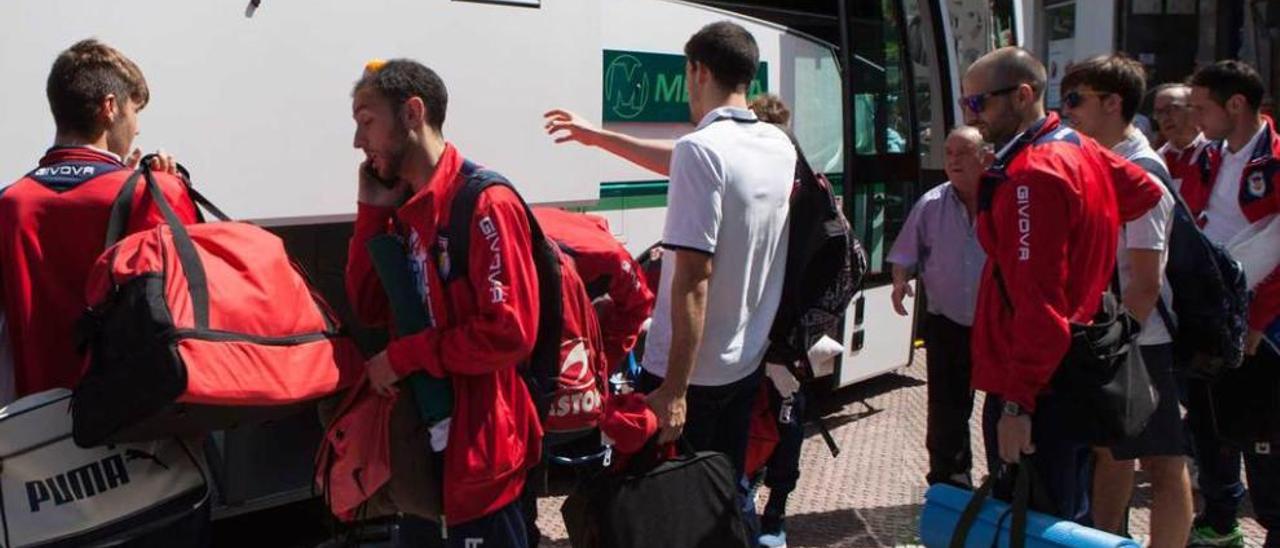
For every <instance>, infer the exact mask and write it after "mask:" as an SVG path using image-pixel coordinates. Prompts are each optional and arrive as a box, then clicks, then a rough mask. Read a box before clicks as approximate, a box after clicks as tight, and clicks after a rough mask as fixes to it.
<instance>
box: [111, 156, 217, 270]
mask: <svg viewBox="0 0 1280 548" xmlns="http://www.w3.org/2000/svg"><path fill="white" fill-rule="evenodd" d="M154 157H155V155H154V154H149V155H147V156H146V157H145V158H143V161H140V162H138V166H139V167H138V169H136V170H134V172H133V173H132V174H130V175H129V178H128V179H125V182H124V184H123V185H121V187H120V191H119V192H117V193H116V197H115V199H114V200H113V201H112V202H111V215H110V218H109V220H108V221H107V238H106V241H105V243H104V244H103V246H102V248H103V249H106V248H108V247H111V246H113V245H116V243H117V242H119V241H120V240H121V239H122V238H124V231H125V229H126V228H128V226H129V218H130V217H132V216H133V196H134V194H135V193H136V192H137V189H138V181H139V180H140V179H141V178H142V176H143V173H144V172H145V171H149V170H147V169H146V166H147V162H149V161H150V160H151V159H152V158H154ZM178 175H179V176H180V177H181V178H182V182H183V186H184V187H185V188H186V191H187V195H188V196H190V197H191V201H192V202H194V203H195V204H196V205H197V206H199V207H203V208H204V209H205V211H208V212H209V213H211V214H213V216H214V217H215V218H217V219H218V220H219V221H224V222H225V221H230V220H231V217H230V216H228V215H227V214H226V213H225V212H223V211H222V209H221V208H219V207H218V206H216V205H213V202H211V201H209V198H206V197H205V195H204V194H201V193H200V191H199V190H196V187H195V186H194V185H192V184H191V172H190V171H187V168H186V166H183V165H182V164H178ZM196 214H197V215H199V214H200V209H199V208H197V209H196ZM200 221H201V222H203V221H204V219H203V217H201V219H200Z"/></svg>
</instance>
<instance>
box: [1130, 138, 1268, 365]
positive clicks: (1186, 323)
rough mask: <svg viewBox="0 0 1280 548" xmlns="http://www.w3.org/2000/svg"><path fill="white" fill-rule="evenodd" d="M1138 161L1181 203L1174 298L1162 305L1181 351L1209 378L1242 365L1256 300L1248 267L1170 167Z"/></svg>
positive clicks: (1176, 212) (1172, 262)
mask: <svg viewBox="0 0 1280 548" xmlns="http://www.w3.org/2000/svg"><path fill="white" fill-rule="evenodd" d="M1134 163H1135V164H1138V166H1140V167H1142V168H1143V169H1145V170H1147V172H1148V173H1150V174H1152V175H1155V176H1156V178H1157V179H1160V182H1161V183H1163V184H1164V186H1165V188H1168V189H1169V192H1171V193H1173V197H1174V199H1175V200H1176V201H1177V203H1176V204H1174V208H1173V219H1172V222H1173V227H1172V230H1171V235H1170V237H1169V246H1168V247H1169V262H1168V265H1167V266H1166V267H1165V276H1166V277H1167V278H1168V280H1169V285H1170V287H1171V288H1172V289H1173V302H1172V303H1166V302H1164V300H1163V299H1161V300H1160V302H1158V303H1157V304H1156V310H1157V311H1158V312H1159V313H1160V317H1161V319H1163V320H1164V323H1165V325H1166V326H1168V327H1169V333H1170V334H1173V335H1174V337H1173V340H1174V352H1175V354H1176V355H1177V356H1178V357H1179V358H1182V359H1184V360H1186V363H1188V364H1190V367H1191V372H1192V373H1194V374H1195V375H1197V376H1201V377H1205V378H1213V377H1216V376H1217V375H1219V374H1220V373H1222V372H1223V371H1224V370H1228V369H1236V368H1238V367H1240V364H1241V363H1243V362H1244V341H1245V336H1246V335H1247V334H1248V330H1249V326H1248V324H1247V323H1246V314H1247V313H1248V310H1249V301H1250V300H1251V298H1252V295H1251V292H1250V291H1249V286H1248V284H1247V282H1246V280H1245V275H1244V269H1243V267H1241V265H1240V263H1239V262H1238V261H1236V260H1235V259H1233V258H1231V254H1230V253H1227V250H1226V249H1224V248H1223V247H1222V246H1220V245H1218V244H1216V243H1213V242H1212V241H1210V240H1209V238H1208V237H1206V236H1205V235H1204V232H1202V231H1201V230H1200V227H1199V225H1197V224H1196V221H1195V217H1193V216H1192V215H1191V209H1190V208H1188V207H1187V204H1186V202H1184V201H1183V200H1182V196H1181V195H1179V194H1178V191H1177V189H1175V188H1174V187H1173V184H1172V181H1173V177H1172V176H1170V174H1169V171H1168V170H1167V169H1165V166H1164V165H1162V164H1161V163H1160V162H1158V161H1156V160H1153V159H1150V158H1140V159H1138V160H1135V161H1134Z"/></svg>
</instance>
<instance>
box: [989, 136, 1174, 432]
mask: <svg viewBox="0 0 1280 548" xmlns="http://www.w3.org/2000/svg"><path fill="white" fill-rule="evenodd" d="M1018 139H1019V141H1021V142H1023V143H1025V145H1024V146H1021V147H1019V146H1015V147H1014V149H1012V150H1011V151H1010V153H1008V154H1007V156H1006V155H1002V157H1000V158H998V159H997V164H998V165H999V164H1003V165H1004V166H1006V167H1005V169H1004V170H1003V176H1004V177H1003V179H999V178H998V177H997V178H996V179H984V181H983V189H982V200H983V202H984V204H983V207H982V208H981V211H980V213H979V214H978V238H979V240H980V241H981V242H982V247H983V248H984V249H985V250H986V252H987V257H988V259H987V265H986V268H985V269H984V271H983V274H982V285H981V288H980V289H979V291H978V305H977V311H976V316H975V320H974V331H973V349H972V352H973V386H974V388H977V389H978V390H983V391H986V392H989V393H993V394H997V395H999V396H1001V397H1003V398H1004V399H1006V400H1009V401H1013V402H1017V403H1018V404H1019V405H1022V406H1023V407H1024V408H1026V409H1028V410H1034V409H1035V405H1036V397H1037V396H1038V395H1039V394H1040V393H1041V392H1042V391H1043V390H1044V388H1045V386H1046V385H1047V384H1048V383H1049V380H1050V378H1051V377H1052V376H1053V373H1054V371H1055V370H1057V367H1058V364H1059V363H1060V362H1061V361H1062V358H1063V357H1064V356H1065V355H1066V352H1067V348H1068V347H1069V346H1070V342H1071V334H1070V326H1069V323H1070V322H1079V323H1088V322H1090V321H1092V318H1093V316H1094V314H1096V313H1097V310H1098V306H1099V304H1100V302H1101V298H1102V293H1103V292H1104V291H1105V290H1106V288H1107V284H1108V283H1110V281H1111V278H1112V272H1113V271H1114V270H1115V261H1116V245H1117V242H1118V241H1119V230H1120V224H1121V223H1122V222H1127V221H1131V220H1133V219H1136V218H1137V217H1139V216H1141V215H1142V214H1143V213H1145V212H1146V211H1147V210H1149V209H1151V207H1153V206H1155V204H1156V202H1158V201H1159V200H1160V188H1159V187H1157V186H1156V184H1155V183H1152V182H1151V180H1150V179H1148V178H1147V174H1146V172H1145V171H1143V170H1142V168H1140V167H1138V166H1136V165H1134V164H1132V163H1130V162H1129V161H1127V160H1125V159H1123V158H1121V157H1120V156H1117V155H1115V154H1114V153H1112V152H1111V151H1109V150H1106V149H1104V148H1102V147H1101V146H1099V145H1098V144H1097V143H1095V142H1094V141H1093V140H1092V139H1090V138H1088V137H1085V136H1083V135H1081V134H1079V133H1077V132H1076V131H1074V130H1071V129H1068V128H1065V127H1063V126H1061V124H1060V123H1059V120H1058V116H1057V114H1049V116H1048V117H1047V118H1046V119H1045V120H1044V121H1043V122H1042V123H1041V124H1039V125H1036V126H1032V128H1031V129H1029V130H1027V132H1026V133H1024V134H1023V135H1022V136H1020V137H1019V138H1018ZM998 173H999V172H993V175H996V174H998ZM997 180H998V181H999V182H995V181H997ZM988 204H989V205H988ZM997 264H998V265H999V269H1000V273H1001V275H1002V276H1003V279H1004V285H1005V287H1006V288H1007V290H1008V298H1009V302H1008V303H1006V302H1005V300H1004V296H1003V295H1002V294H1001V291H1000V289H999V287H998V286H997V284H996V280H995V274H994V273H995V268H994V267H995V265H997Z"/></svg>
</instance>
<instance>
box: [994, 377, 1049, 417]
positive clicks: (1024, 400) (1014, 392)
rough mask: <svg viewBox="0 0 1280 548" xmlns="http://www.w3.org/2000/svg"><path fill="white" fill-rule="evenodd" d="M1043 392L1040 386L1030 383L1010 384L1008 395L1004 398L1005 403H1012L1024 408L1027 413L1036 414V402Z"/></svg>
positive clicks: (1004, 395)
mask: <svg viewBox="0 0 1280 548" xmlns="http://www.w3.org/2000/svg"><path fill="white" fill-rule="evenodd" d="M1042 390H1043V387H1041V386H1040V385H1039V384H1033V383H1028V382H1017V381H1014V382H1010V383H1009V386H1008V388H1007V389H1006V392H1007V393H1006V394H1003V395H1002V397H1003V398H1004V400H1005V401H1011V402H1014V403H1016V404H1018V405H1019V406H1021V407H1022V409H1023V410H1024V411H1026V412H1027V413H1034V412H1035V410H1036V400H1037V399H1038V396H1039V395H1040V392H1041V391H1042Z"/></svg>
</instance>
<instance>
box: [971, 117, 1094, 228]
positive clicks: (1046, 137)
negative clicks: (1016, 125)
mask: <svg viewBox="0 0 1280 548" xmlns="http://www.w3.org/2000/svg"><path fill="white" fill-rule="evenodd" d="M1056 141H1062V142H1066V143H1070V144H1073V145H1076V146H1080V144H1081V140H1080V134H1079V133H1077V132H1076V130H1074V129H1071V128H1069V127H1066V126H1064V125H1062V120H1061V119H1060V118H1059V117H1058V113H1056V112H1050V113H1049V114H1048V115H1046V116H1045V117H1044V118H1041V119H1040V120H1039V121H1037V122H1035V123H1034V124H1031V127H1028V128H1027V129H1025V130H1023V132H1022V133H1019V134H1018V136H1017V137H1014V138H1013V141H1011V142H1010V143H1009V145H1007V146H1006V147H1005V148H1004V149H1003V150H1001V151H1000V153H999V154H997V155H996V158H995V161H994V162H992V164H991V167H990V168H988V169H987V171H986V172H985V173H983V174H982V179H981V181H980V183H979V187H978V211H979V212H981V211H988V210H990V209H991V200H992V197H993V196H995V190H996V187H997V186H999V184H1000V183H1001V182H1003V181H1004V180H1005V179H1006V178H1007V177H1008V173H1007V172H1008V169H1009V166H1010V165H1011V164H1013V161H1014V160H1015V159H1017V158H1018V155H1019V154H1021V153H1022V151H1023V150H1026V149H1027V147H1029V146H1032V145H1041V144H1045V143H1050V142H1056Z"/></svg>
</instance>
